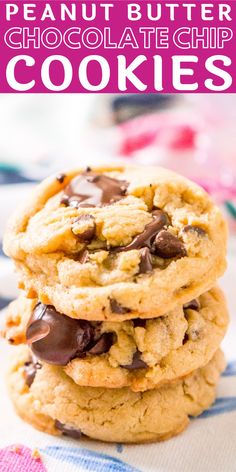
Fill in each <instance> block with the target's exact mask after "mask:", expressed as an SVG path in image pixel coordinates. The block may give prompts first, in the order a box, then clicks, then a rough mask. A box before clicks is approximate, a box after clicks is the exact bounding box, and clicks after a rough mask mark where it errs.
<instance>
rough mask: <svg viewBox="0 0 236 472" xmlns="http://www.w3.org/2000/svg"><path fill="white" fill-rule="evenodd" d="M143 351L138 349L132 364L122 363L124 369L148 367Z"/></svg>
mask: <svg viewBox="0 0 236 472" xmlns="http://www.w3.org/2000/svg"><path fill="white" fill-rule="evenodd" d="M140 356H141V352H139V351H136V352H135V353H134V355H133V360H132V363H131V364H128V365H122V366H121V367H124V369H128V370H134V369H146V368H147V367H148V366H147V364H146V362H144V361H143V360H142V359H141V358H140Z"/></svg>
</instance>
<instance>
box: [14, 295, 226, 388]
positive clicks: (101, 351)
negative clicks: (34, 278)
mask: <svg viewBox="0 0 236 472" xmlns="http://www.w3.org/2000/svg"><path fill="white" fill-rule="evenodd" d="M227 325H228V312H227V307H226V302H225V298H224V295H223V293H222V291H221V290H220V289H219V288H217V287H215V288H214V289H211V290H210V291H209V292H206V293H205V294H203V295H201V296H200V297H199V298H198V299H197V300H193V301H191V302H190V303H188V304H186V305H185V306H183V307H178V308H176V309H175V310H172V311H171V312H169V313H167V314H166V315H165V316H162V317H159V318H154V319H146V320H143V319H140V318H136V319H134V320H129V321H124V322H122V323H115V322H108V321H107V322H98V323H97V322H88V321H84V320H75V319H72V318H70V317H67V316H65V315H62V314H60V313H57V312H56V311H55V309H54V308H53V307H51V306H45V305H42V304H38V303H37V300H27V299H25V297H24V296H22V297H20V298H19V299H18V300H16V301H15V302H13V303H12V304H11V305H10V306H9V308H8V313H7V320H6V331H5V337H6V338H7V339H8V340H10V342H11V343H12V344H18V343H22V342H26V341H27V342H28V344H30V346H31V349H32V352H33V354H34V355H35V356H36V357H37V358H38V359H39V360H42V361H44V362H49V363H52V364H56V365H62V366H63V368H64V370H65V372H66V373H67V375H69V376H70V377H71V378H72V379H73V380H74V381H75V382H76V383H77V384H78V385H80V386H91V387H106V388H121V387H126V386H129V387H130V388H131V389H132V390H133V391H145V390H147V389H152V388H156V387H157V386H159V385H160V384H162V383H166V382H170V381H173V380H175V379H176V378H180V377H183V376H185V375H187V374H189V373H191V372H192V371H194V370H196V369H197V368H199V367H202V366H204V365H205V364H207V362H209V360H210V359H211V358H212V356H213V355H214V353H215V352H216V350H217V349H218V346H219V345H220V343H221V341H222V339H223V337H224V334H225V332H226V329H227ZM27 326H28V328H27Z"/></svg>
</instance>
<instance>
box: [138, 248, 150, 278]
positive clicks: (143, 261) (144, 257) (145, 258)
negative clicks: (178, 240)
mask: <svg viewBox="0 0 236 472" xmlns="http://www.w3.org/2000/svg"><path fill="white" fill-rule="evenodd" d="M152 269H153V267H152V256H151V253H150V249H148V247H144V248H143V249H140V263H139V274H146V273H147V272H151V271H152Z"/></svg>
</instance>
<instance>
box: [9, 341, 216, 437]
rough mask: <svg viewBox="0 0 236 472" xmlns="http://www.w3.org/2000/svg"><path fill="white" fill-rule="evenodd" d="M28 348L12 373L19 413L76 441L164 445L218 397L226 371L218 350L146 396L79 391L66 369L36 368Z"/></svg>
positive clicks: (117, 391)
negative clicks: (198, 366)
mask: <svg viewBox="0 0 236 472" xmlns="http://www.w3.org/2000/svg"><path fill="white" fill-rule="evenodd" d="M32 362H33V361H32V359H31V358H30V354H29V351H28V349H27V348H25V347H23V350H21V352H17V353H16V355H15V359H14V361H13V364H12V367H11V370H10V372H9V375H8V384H9V390H10V395H11V398H12V400H13V403H14V406H15V408H16V411H17V412H18V414H19V415H20V416H21V417H22V418H23V419H24V420H26V421H28V422H29V423H31V424H33V425H34V426H35V427H36V428H38V429H40V430H42V431H45V432H48V433H51V434H60V435H61V434H63V435H66V436H70V437H72V438H75V439H77V440H78V439H80V437H81V436H82V435H85V436H88V437H90V438H94V439H98V440H101V441H108V442H124V443H142V442H150V441H161V440H164V439H168V438H170V437H171V436H174V435H176V434H178V433H179V432H181V431H182V430H183V429H185V427H186V426H187V425H188V423H189V417H190V416H198V415H199V414H201V412H202V411H203V410H205V409H206V408H208V407H209V406H210V405H211V404H212V402H213V401H214V399H215V393H216V392H215V391H216V384H217V381H218V378H219V375H220V373H221V372H222V371H223V370H224V366H225V364H224V358H223V355H222V353H221V351H217V353H216V354H215V356H214V357H213V359H212V360H211V361H210V362H209V363H208V364H207V365H206V366H205V367H203V368H201V369H199V370H197V371H194V372H193V373H192V374H191V375H188V376H187V377H184V378H183V379H180V380H177V381H175V382H173V383H170V384H167V385H164V386H162V387H160V388H158V389H154V390H150V391H147V392H144V393H140V392H139V393H134V392H132V391H131V390H129V389H128V388H122V389H114V390H111V389H103V388H91V387H79V386H78V385H76V384H75V383H74V382H73V381H72V380H71V379H70V378H69V377H68V376H67V375H66V374H65V373H64V372H63V370H62V368H61V367H56V366H53V365H48V364H44V363H43V364H41V365H40V368H39V366H38V367H37V368H35V374H34V378H33V379H32V372H31V374H30V382H29V381H28V369H29V364H30V363H32Z"/></svg>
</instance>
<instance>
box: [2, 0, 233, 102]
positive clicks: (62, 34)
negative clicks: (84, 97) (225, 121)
mask: <svg viewBox="0 0 236 472" xmlns="http://www.w3.org/2000/svg"><path fill="white" fill-rule="evenodd" d="M0 22H1V28H0V92H4V93H12V92H18V93H19V92H24V93H53V92H54V93H58V92H62V93H71V92H72V93H78V92H88V93H93V92H96V93H100V92H103V93H104V92H105V93H106V92H113V93H120V92H125V93H139V92H140V93H141V92H146V93H149V92H158V93H189V92H194V93H199V92H204V93H219V92H223V93H232V92H236V82H235V77H236V62H235V29H236V2H235V1H228V2H219V1H212V3H206V2H202V1H199V0H198V1H196V2H189V1H188V2H187V1H185V2H171V1H170V2H164V1H159V2H147V1H139V2H127V1H126V0H115V1H113V2H108V1H103V2H98V1H93V2H92V1H84V2H81V1H77V2H72V1H65V2H60V1H51V2H45V1H36V2H34V3H33V2H32V3H31V2H23V1H17V2H6V1H0Z"/></svg>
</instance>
